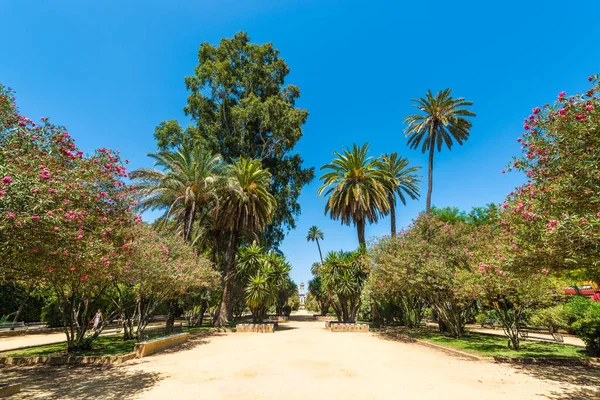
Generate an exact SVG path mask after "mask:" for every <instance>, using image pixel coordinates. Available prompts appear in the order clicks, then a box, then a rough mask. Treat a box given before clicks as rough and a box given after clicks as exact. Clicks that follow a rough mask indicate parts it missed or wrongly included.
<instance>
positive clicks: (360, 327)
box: [329, 322, 369, 332]
mask: <svg viewBox="0 0 600 400" xmlns="http://www.w3.org/2000/svg"><path fill="white" fill-rule="evenodd" d="M329 327H330V329H331V332H369V325H367V324H345V323H342V322H334V323H329Z"/></svg>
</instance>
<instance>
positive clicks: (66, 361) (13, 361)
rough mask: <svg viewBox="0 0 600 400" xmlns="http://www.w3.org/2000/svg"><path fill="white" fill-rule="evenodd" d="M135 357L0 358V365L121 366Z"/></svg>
mask: <svg viewBox="0 0 600 400" xmlns="http://www.w3.org/2000/svg"><path fill="white" fill-rule="evenodd" d="M135 357H136V354H135V353H129V354H124V355H122V356H66V357H0V365H2V364H3V365H30V364H49V365H73V364H75V365H83V364H121V363H123V362H125V361H128V360H131V359H133V358H135Z"/></svg>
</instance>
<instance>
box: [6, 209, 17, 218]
mask: <svg viewBox="0 0 600 400" xmlns="http://www.w3.org/2000/svg"><path fill="white" fill-rule="evenodd" d="M6 216H7V217H8V218H14V217H15V213H14V212H12V211H9V212H8V213H7V214H6Z"/></svg>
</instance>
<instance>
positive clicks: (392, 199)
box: [319, 143, 420, 247]
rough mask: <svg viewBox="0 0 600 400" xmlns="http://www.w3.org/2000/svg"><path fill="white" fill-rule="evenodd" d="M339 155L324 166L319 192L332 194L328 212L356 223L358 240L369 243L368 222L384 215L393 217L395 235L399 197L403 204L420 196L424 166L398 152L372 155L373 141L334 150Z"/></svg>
mask: <svg viewBox="0 0 600 400" xmlns="http://www.w3.org/2000/svg"><path fill="white" fill-rule="evenodd" d="M334 155H335V156H336V158H335V159H334V160H333V161H332V162H331V163H330V164H326V165H324V166H323V167H321V169H323V170H328V171H327V172H325V174H323V176H322V177H321V180H323V185H322V186H321V187H320V188H319V194H324V195H325V196H327V197H328V199H327V204H326V205H325V213H329V214H330V216H331V218H332V219H335V220H341V222H342V223H343V224H345V225H350V223H351V222H352V223H354V225H355V226H356V230H357V234H358V243H359V245H360V246H361V247H364V246H365V243H366V240H365V226H366V224H367V222H369V223H373V222H377V221H378V220H379V218H380V217H381V216H383V215H388V214H389V215H390V216H391V220H392V222H391V231H392V234H394V233H395V230H396V212H395V206H396V196H398V198H400V201H401V202H402V203H403V204H406V198H407V197H409V198H411V199H416V198H418V197H419V182H420V179H419V176H418V175H417V174H416V171H417V170H418V169H419V168H420V167H411V166H409V163H408V160H407V159H405V158H402V157H399V156H398V154H397V153H391V154H384V155H383V156H382V157H380V158H374V157H371V156H369V144H368V143H365V144H363V145H362V146H358V145H356V144H354V145H353V146H352V149H343V150H342V152H334Z"/></svg>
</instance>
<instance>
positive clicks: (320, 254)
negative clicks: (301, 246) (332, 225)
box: [316, 239, 323, 265]
mask: <svg viewBox="0 0 600 400" xmlns="http://www.w3.org/2000/svg"><path fill="white" fill-rule="evenodd" d="M316 241H317V247H318V248H319V257H320V258H321V265H323V253H321V245H320V244H319V239H316Z"/></svg>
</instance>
